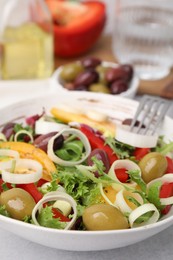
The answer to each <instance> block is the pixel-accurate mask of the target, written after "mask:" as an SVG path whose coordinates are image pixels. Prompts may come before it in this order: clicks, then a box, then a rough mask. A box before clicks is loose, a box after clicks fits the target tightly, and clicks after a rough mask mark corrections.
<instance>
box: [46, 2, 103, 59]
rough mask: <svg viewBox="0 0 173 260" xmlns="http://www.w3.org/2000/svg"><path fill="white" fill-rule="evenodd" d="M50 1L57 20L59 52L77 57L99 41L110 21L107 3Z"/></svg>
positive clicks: (61, 55) (56, 29)
mask: <svg viewBox="0 0 173 260" xmlns="http://www.w3.org/2000/svg"><path fill="white" fill-rule="evenodd" d="M46 3H47V5H48V8H49V10H50V12H51V15H52V18H53V22H54V25H53V29H54V50H55V55H57V56H60V57H65V58H69V57H77V56H79V55H80V54H82V53H84V52H86V51H87V50H89V49H90V48H91V47H92V46H93V45H94V44H95V43H96V41H97V40H98V38H99V36H100V35H101V33H102V31H103V28H104V25H105V22H106V6H105V4H104V3H102V2H99V1H94V0H93V1H83V2H77V3H74V4H71V3H70V1H57V0H46ZM74 7H75V8H74Z"/></svg>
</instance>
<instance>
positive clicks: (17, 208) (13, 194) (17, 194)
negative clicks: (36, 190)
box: [0, 188, 36, 220]
mask: <svg viewBox="0 0 173 260" xmlns="http://www.w3.org/2000/svg"><path fill="white" fill-rule="evenodd" d="M0 204H1V205H5V208H6V210H7V211H8V212H9V214H10V216H11V217H12V218H14V219H18V220H23V218H24V217H25V216H30V215H31V214H32V210H33V208H34V206H35V204H36V203H35V201H34V199H33V197H32V196H31V195H30V194H29V193H28V192H27V191H25V190H23V189H20V188H12V189H10V190H7V191H4V192H2V193H1V196H0Z"/></svg>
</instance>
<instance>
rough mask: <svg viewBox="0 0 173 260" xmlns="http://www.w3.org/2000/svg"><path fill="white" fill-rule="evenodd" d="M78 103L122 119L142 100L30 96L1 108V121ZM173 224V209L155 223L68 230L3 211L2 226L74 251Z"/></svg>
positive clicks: (123, 241)
mask: <svg viewBox="0 0 173 260" xmlns="http://www.w3.org/2000/svg"><path fill="white" fill-rule="evenodd" d="M64 102H65V103H67V104H69V105H70V106H72V105H74V104H77V105H78V107H80V106H86V107H90V108H92V109H97V110H99V111H102V110H103V111H104V112H105V113H106V114H107V115H109V116H110V117H112V118H114V119H115V121H117V122H119V121H121V120H123V119H125V118H127V117H132V116H133V115H134V113H135V110H136V108H137V105H138V102H137V101H133V100H129V99H125V98H122V97H112V96H110V95H109V96H107V98H105V95H101V94H96V95H95V94H91V93H87V94H86V93H76V92H73V93H64V92H63V93H59V94H58V95H57V96H56V95H55V94H54V95H47V96H46V97H42V98H41V99H38V98H37V99H30V100H27V101H23V102H17V103H16V104H14V105H11V106H8V107H6V108H3V109H1V110H0V114H1V123H0V124H1V125H2V124H3V123H6V122H9V121H11V120H12V119H15V118H19V117H20V121H22V120H23V119H24V118H25V117H26V116H31V115H33V114H36V113H41V112H42V109H43V107H44V108H45V109H46V111H49V109H50V108H51V107H53V106H56V105H58V104H60V103H64ZM172 224H173V210H171V211H170V212H169V214H168V215H167V216H166V217H164V218H163V219H162V220H160V221H159V222H157V223H155V224H151V225H148V226H144V227H139V228H133V229H128V230H112V231H70V230H68V231H65V230H55V229H51V228H44V227H39V226H35V225H32V224H27V223H24V222H21V221H18V220H14V219H11V218H7V217H4V216H1V215H0V228H2V229H5V230H7V231H9V232H12V233H14V234H16V235H18V236H20V237H23V238H25V239H27V240H29V241H32V242H35V243H38V244H41V245H45V246H48V247H52V248H57V249H63V250H72V251H95V250H107V249H113V248H119V247H125V246H128V245H131V244H134V243H137V242H140V241H142V240H144V239H147V238H149V237H151V236H153V235H155V234H157V233H159V232H161V231H162V230H164V229H166V228H167V227H169V226H171V225H172Z"/></svg>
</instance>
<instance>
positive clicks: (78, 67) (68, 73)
mask: <svg viewBox="0 0 173 260" xmlns="http://www.w3.org/2000/svg"><path fill="white" fill-rule="evenodd" d="M83 71H84V68H83V66H82V64H80V63H78V62H76V63H71V64H67V65H64V66H63V68H62V71H61V72H60V78H61V79H62V80H64V81H66V82H71V81H74V80H75V78H76V77H77V76H78V75H79V74H80V73H81V72H83Z"/></svg>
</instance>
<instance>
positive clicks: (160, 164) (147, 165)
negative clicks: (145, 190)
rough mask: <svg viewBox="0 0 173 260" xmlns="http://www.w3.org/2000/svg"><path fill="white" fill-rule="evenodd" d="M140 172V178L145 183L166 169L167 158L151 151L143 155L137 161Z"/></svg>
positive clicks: (160, 174)
mask: <svg viewBox="0 0 173 260" xmlns="http://www.w3.org/2000/svg"><path fill="white" fill-rule="evenodd" d="M139 167H140V169H141V172H142V178H143V180H144V181H145V182H146V183H149V182H150V181H152V180H154V179H156V178H159V177H161V176H162V175H163V174H164V173H165V172H166V169H167V160H166V158H165V156H163V155H162V154H160V153H158V152H152V153H148V154H147V155H145V156H144V157H143V158H142V159H141V160H140V162H139Z"/></svg>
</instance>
